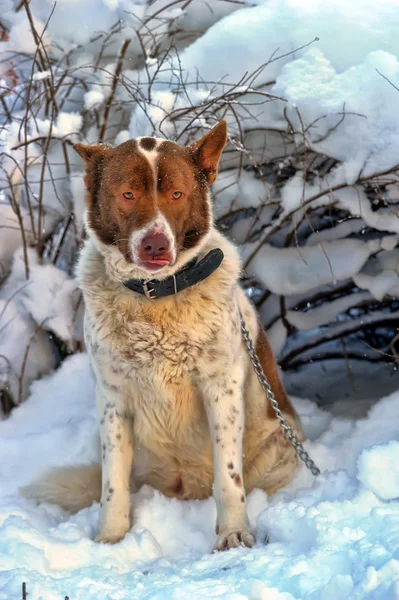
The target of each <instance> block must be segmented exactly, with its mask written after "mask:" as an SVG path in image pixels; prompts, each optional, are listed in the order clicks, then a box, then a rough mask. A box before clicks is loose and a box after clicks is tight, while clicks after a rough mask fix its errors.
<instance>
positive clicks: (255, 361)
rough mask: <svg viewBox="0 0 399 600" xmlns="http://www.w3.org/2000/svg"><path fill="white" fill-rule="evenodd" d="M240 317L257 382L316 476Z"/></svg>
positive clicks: (316, 471) (316, 473) (282, 425)
mask: <svg viewBox="0 0 399 600" xmlns="http://www.w3.org/2000/svg"><path fill="white" fill-rule="evenodd" d="M240 319H241V332H242V336H243V338H244V342H245V346H246V348H247V351H248V354H249V358H250V360H251V363H252V365H253V367H254V370H255V373H256V375H257V377H258V379H259V383H260V385H261V386H262V389H263V391H264V392H265V394H266V396H267V399H268V400H269V402H270V404H271V405H272V407H273V410H274V412H275V413H276V416H277V418H278V420H279V422H280V425H281V427H282V429H283V431H284V434H285V435H286V437H287V438H288V439H289V441H290V442H291V444H292V446H293V448H294V450H295V452H296V453H297V454H298V456H299V458H300V459H301V460H302V461H303V462H304V463H305V465H306V466H307V468H308V469H309V470H310V471H311V472H312V474H313V475H315V476H317V475H319V474H320V469H319V468H318V467H317V466H316V464H315V462H314V461H313V460H312V459H311V458H310V456H309V454H308V453H307V452H306V450H305V448H304V447H303V446H302V444H301V442H300V440H299V438H298V436H297V435H296V433H295V431H294V430H293V428H292V427H291V425H290V424H289V423H288V421H286V419H284V417H283V413H282V412H281V410H280V408H279V405H278V402H277V400H276V398H275V396H274V393H273V390H272V388H271V386H270V383H269V382H268V380H267V377H266V374H265V372H264V370H263V367H262V365H261V363H260V360H259V357H258V355H257V353H256V350H255V348H254V345H253V343H252V340H251V337H250V335H249V331H248V329H247V327H246V325H245V321H244V320H243V318H242V316H241V315H240Z"/></svg>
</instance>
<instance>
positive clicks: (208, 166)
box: [191, 121, 227, 185]
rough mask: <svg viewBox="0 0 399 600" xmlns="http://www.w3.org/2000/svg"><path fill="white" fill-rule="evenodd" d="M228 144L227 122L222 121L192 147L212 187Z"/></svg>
mask: <svg viewBox="0 0 399 600" xmlns="http://www.w3.org/2000/svg"><path fill="white" fill-rule="evenodd" d="M226 142H227V125H226V121H220V122H219V123H218V124H217V125H216V126H215V127H214V128H213V129H211V131H209V133H207V134H206V135H204V136H203V137H202V138H201V139H200V140H198V142H195V143H194V144H193V145H192V146H191V148H192V150H193V151H194V154H195V158H196V162H197V164H198V165H199V167H200V169H201V171H202V172H203V173H204V174H205V177H206V179H207V182H208V185H211V184H212V183H214V181H215V180H216V177H217V174H218V165H219V160H220V156H221V154H222V152H223V148H224V147H225V145H226Z"/></svg>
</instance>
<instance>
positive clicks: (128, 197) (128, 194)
mask: <svg viewBox="0 0 399 600" xmlns="http://www.w3.org/2000/svg"><path fill="white" fill-rule="evenodd" d="M122 196H123V197H124V198H126V200H134V194H133V193H132V192H125V193H124V194H122Z"/></svg>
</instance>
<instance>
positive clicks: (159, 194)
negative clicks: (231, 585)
mask: <svg viewBox="0 0 399 600" xmlns="http://www.w3.org/2000/svg"><path fill="white" fill-rule="evenodd" d="M213 132H214V133H213V134H212V132H211V134H208V136H205V138H204V139H205V141H202V142H201V141H200V142H198V143H197V144H196V145H195V146H193V147H190V148H189V149H187V148H185V149H179V147H178V146H176V145H173V144H171V142H163V141H161V142H160V141H159V140H156V139H154V138H141V139H139V140H136V141H133V142H127V144H128V145H129V144H130V146H128V147H129V148H131V151H132V152H133V155H132V157H131V164H132V165H133V167H134V165H136V167H137V164H138V163H137V156H140V158H139V161H141V158H143V160H146V161H147V162H146V166H145V168H144V169H143V172H142V173H141V175H142V177H144V179H145V178H149V179H148V180H149V182H150V183H148V181H147V184H146V190H147V191H146V192H145V198H146V201H147V204H145V202H144V200H143V202H142V204H143V206H142V205H141V204H140V203H137V211H138V213H139V214H134V209H133V208H132V209H130V208H129V211H130V210H131V212H129V211H128V210H127V208H126V207H125V206H124V205H123V203H122V202H121V201H120V199H118V194H117V191H116V190H118V189H119V188H120V185H121V184H120V178H119V179H118V178H117V173H119V171H117V170H115V156H116V152H117V151H118V152H119V150H118V148H116V149H115V150H105V152H104V149H103V148H102V147H101V149H100V150H98V149H97V151H94V154H96V152H97V159H96V160H94V159H93V154H92V153H91V151H90V148H91V147H89V149H87V148H86V150H82V149H81V148H78V150H79V151H80V153H81V154H83V155H85V158H86V161H87V164H88V172H87V175H86V185H87V187H88V199H87V204H88V210H87V215H86V225H87V231H88V234H89V235H88V239H87V240H86V242H85V245H84V248H83V249H82V252H81V255H80V260H79V265H78V277H79V281H80V285H81V288H82V290H83V294H84V298H85V303H86V316H85V338H86V343H87V348H88V351H89V354H90V357H91V362H92V365H93V368H94V372H95V376H96V380H97V408H98V418H99V429H100V437H101V455H102V492H101V506H100V524H99V533H98V536H97V540H98V541H101V542H116V541H118V540H120V539H121V538H123V536H124V535H125V534H126V532H127V531H128V530H129V528H130V526H131V517H130V491H131V489H137V488H139V487H140V486H141V485H143V484H149V485H151V486H153V487H154V488H156V489H158V490H160V491H161V492H163V493H164V494H165V495H166V496H170V497H177V498H180V499H191V498H198V499H202V498H206V497H208V496H210V495H211V494H212V493H213V494H214V497H215V500H216V504H217V531H218V532H219V533H218V541H217V548H218V549H221V550H222V549H226V548H231V547H234V546H237V545H239V544H244V545H247V546H251V545H252V544H253V543H254V536H253V533H252V532H251V531H250V528H249V523H248V518H247V511H246V494H247V493H248V492H250V491H251V490H252V489H254V488H255V487H256V488H262V489H264V490H266V491H267V492H273V491H275V490H276V489H278V488H279V487H281V486H282V485H284V484H286V483H287V482H288V481H289V480H290V479H291V477H292V475H293V473H294V470H295V467H296V457H295V453H294V451H293V449H292V447H291V446H290V445H289V444H288V443H287V441H286V438H285V437H284V435H283V433H282V431H281V429H279V424H278V422H277V420H276V418H275V416H274V415H273V414H272V413H271V412H270V410H269V409H268V405H267V400H266V398H265V395H264V393H263V391H262V389H261V387H260V385H259V382H258V380H257V378H256V375H255V373H254V371H253V368H252V365H251V363H250V361H249V359H248V356H247V353H246V350H245V347H244V346H243V343H242V339H241V334H240V327H239V311H241V314H242V315H243V317H244V319H245V321H246V324H247V327H248V329H249V331H250V334H251V336H252V338H253V340H254V341H255V342H256V343H257V347H258V350H259V356H260V359H261V362H262V364H263V366H264V368H265V370H266V373H267V375H268V376H269V378H270V382H271V385H272V387H273V390H274V392H275V394H276V397H277V399H278V400H279V401H280V403H281V406H282V409H283V411H284V414H285V417H286V418H287V419H288V420H289V422H290V423H291V424H293V425H295V427H296V428H297V431H298V433H299V435H301V433H300V425H299V422H298V418H297V415H296V413H295V411H294V409H293V407H292V405H291V403H290V401H289V400H288V398H287V396H286V394H285V391H284V388H283V386H282V384H281V382H280V379H279V376H278V370H277V366H276V363H275V360H274V358H273V355H272V353H271V350H270V347H269V346H268V344H267V340H266V338H265V335H264V332H263V329H262V328H261V326H260V324H259V321H258V318H257V315H256V312H255V310H254V308H253V306H252V305H251V303H250V302H249V300H248V299H247V297H246V296H245V295H244V293H243V291H242V290H241V288H240V286H239V277H240V269H241V267H240V260H239V256H238V252H237V250H236V248H235V247H234V246H233V244H231V243H230V242H229V241H228V240H227V239H226V238H225V237H224V236H223V235H221V234H220V233H219V232H217V231H216V229H215V228H214V226H213V224H212V218H211V213H210V203H209V192H208V187H207V186H208V184H209V183H211V182H212V181H214V179H215V177H216V173H217V163H218V160H219V156H220V153H221V151H222V149H223V146H224V143H225V139H226V135H225V125H224V124H223V123H222V124H219V126H217V127H216V128H215V129H214V130H213ZM215 140H216V141H215ZM119 149H121V147H119ZM125 149H126V146H125V145H124V144H122V149H121V150H120V152H121V155H122V157H124V158H125V159H126V160H128V158H126V154H125ZM107 152H113V154H112V157H111V159H110V160H111V163H110V164H111V167H110V165H109V164H108V167H107V165H106V161H107V160H108V159H109V157H108V158H107V157H106V156H105V155H106V153H107ZM97 161H100V163H97ZM104 161H105V162H104ZM176 161H177V164H178V168H179V169H180V170H181V169H183V166H182V165H183V164H184V165H185V167H184V168H186V167H189V169H191V175H190V176H188V175H187V177H188V179H187V181H189V182H190V183H187V181H186V188H185V189H187V190H190V189H191V192H192V196H190V194H188V200H187V204H188V205H187V206H186V205H183V203H181V204H180V208H179V210H181V211H182V212H183V213H184V214H185V215H186V216H185V217H184V218H181V215H179V214H177V213H178V212H179V210H178V211H177V213H176V207H172V208H171V207H170V206H169V205H167V203H166V200H165V197H164V196H165V194H164V192H165V189H166V187H168V186H169V187H170V186H172V189H174V188H176V186H179V185H182V183H181V179H179V177H177V170H176V164H175V163H176ZM139 164H141V163H140V162H139ZM124 168H125V167H124ZM183 170H184V169H183ZM122 171H123V169H122ZM126 172H127V171H126ZM187 172H188V171H187ZM151 174H152V175H151ZM131 177H132V178H134V177H137V174H135V173H134V170H133V171H132V175H131ZM96 178H99V181H100V183H99V182H98V181H97V183H96ZM104 178H105V179H104ZM114 178H117V182H115V181H114ZM165 178H166V180H167V181H168V184H167V186H166V184H165ZM136 185H138V184H137V182H136ZM190 186H191V187H190ZM154 190H155V191H154ZM143 193H144V192H143ZM145 206H146V207H147V208H146V210H147V211H148V214H147V212H146V210H145ZM201 211H202V212H201ZM120 212H122V213H123V214H124V215H125V217H126V223H123V222H122V221H123V220H122V219H121V216H120ZM157 219H158V220H160V222H161V221H162V219H163V220H164V221H165V222H166V223H168V226H169V227H170V232H171V235H172V236H173V239H174V244H175V245H174V252H175V256H174V261H173V264H170V265H168V266H167V267H165V268H163V269H161V270H160V272H159V273H157V274H156V277H158V278H163V277H166V276H168V275H169V274H171V273H173V272H176V271H177V270H179V268H181V266H183V265H184V264H185V263H186V262H188V261H189V260H191V258H192V257H193V256H198V257H199V258H200V259H201V258H202V257H204V256H205V255H206V254H207V253H208V252H209V251H210V250H212V249H214V248H221V249H222V251H223V253H224V256H225V258H224V260H223V262H222V264H221V266H220V267H219V268H218V269H217V270H216V271H215V272H214V273H213V274H212V275H211V276H209V277H208V278H207V279H206V280H204V281H203V282H201V283H199V284H197V285H195V286H193V287H191V288H188V289H187V290H185V291H184V292H181V293H179V294H178V295H177V296H173V297H167V298H161V299H158V300H156V301H150V300H148V299H147V298H145V297H142V296H140V295H138V294H135V293H133V292H131V291H130V290H128V289H127V288H125V287H124V286H123V285H121V282H122V281H124V280H125V279H128V278H131V277H138V276H143V272H142V269H141V267H140V266H138V265H137V264H136V263H135V261H134V252H133V251H132V244H133V245H134V243H135V242H134V240H135V237H134V236H137V235H140V232H142V230H143V229H145V228H148V227H152V226H153V223H154V222H156V220H157ZM201 219H203V220H202V221H201ZM162 222H163V221H162ZM187 223H188V224H187ZM163 227H165V226H164V225H163ZM179 227H180V228H183V230H181V229H179ZM187 227H188V228H189V229H191V228H197V231H198V232H199V235H198V236H196V242H195V244H189V245H187V246H185V242H184V240H185V239H186V236H187ZM115 228H116V229H115ZM111 231H113V233H112V236H113V239H112V240H110V239H109V235H111V233H110V232H111ZM123 232H125V233H124V234H123V236H126V237H127V240H128V241H127V242H124V243H125V244H126V245H122V243H119V242H118V239H119V237H121V233H123ZM126 232H127V233H126ZM144 275H147V276H148V273H147V274H146V273H144ZM75 476H76V473H75ZM81 477H83V472H82V473H81ZM65 486H67V483H66V482H65V481H64V494H63V502H62V503H63V505H64V506H65V504H67V501H66V496H67V494H66V493H65ZM49 487H51V486H49V484H48V480H47V487H46V493H47V496H46V497H47V499H50V500H57V493H56V491H54V490H53V492H52V493H50V491H49ZM73 487H74V486H73V484H72V483H71V486H70V489H71V494H73ZM38 489H39V488H38V487H36V496H40V493H38ZM85 503H87V498H86V497H85ZM75 504H76V501H75Z"/></svg>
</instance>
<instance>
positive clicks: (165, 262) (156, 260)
mask: <svg viewBox="0 0 399 600" xmlns="http://www.w3.org/2000/svg"><path fill="white" fill-rule="evenodd" d="M148 262H149V263H150V265H161V266H162V267H163V266H165V265H169V264H170V260H165V259H161V258H154V259H152V260H149V261H148Z"/></svg>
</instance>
